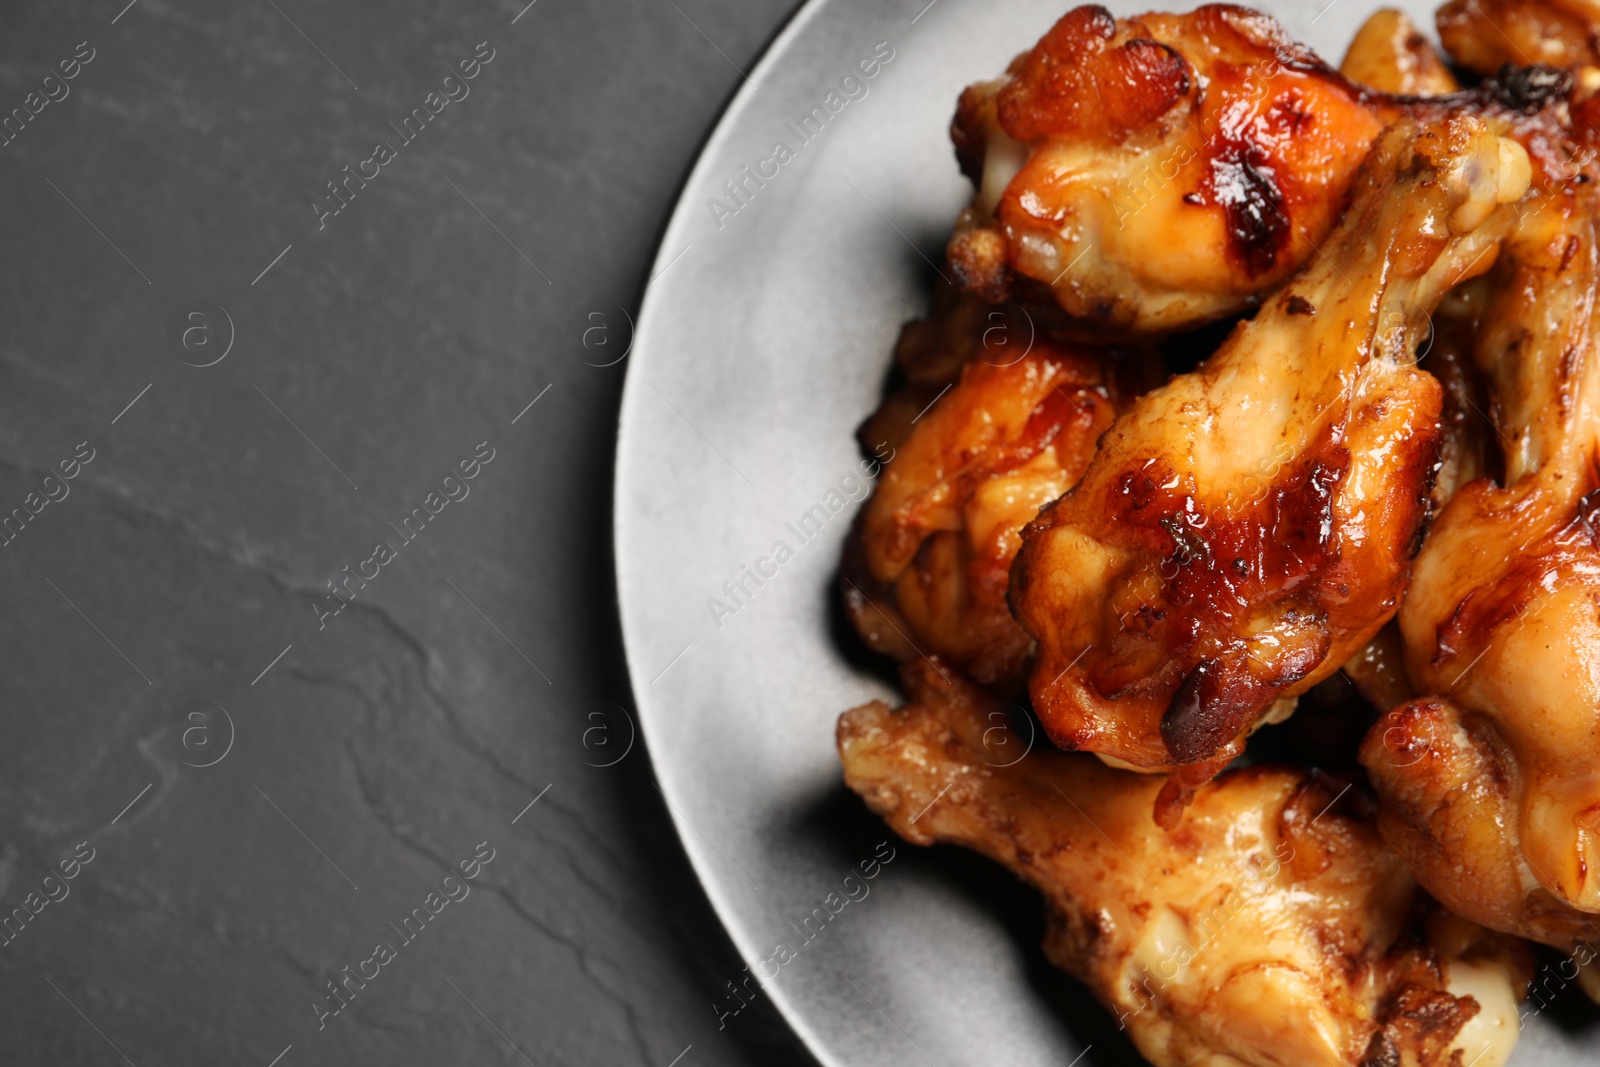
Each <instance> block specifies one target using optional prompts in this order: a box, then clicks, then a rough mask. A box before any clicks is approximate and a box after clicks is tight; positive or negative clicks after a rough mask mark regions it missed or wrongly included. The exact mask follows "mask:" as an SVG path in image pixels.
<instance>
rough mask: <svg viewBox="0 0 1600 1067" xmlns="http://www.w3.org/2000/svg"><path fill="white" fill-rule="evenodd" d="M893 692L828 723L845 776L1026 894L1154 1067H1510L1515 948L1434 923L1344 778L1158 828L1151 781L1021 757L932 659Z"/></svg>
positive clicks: (1260, 787)
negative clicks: (1011, 879)
mask: <svg viewBox="0 0 1600 1067" xmlns="http://www.w3.org/2000/svg"><path fill="white" fill-rule="evenodd" d="M903 681H904V685H905V689H906V692H907V695H908V697H909V700H910V703H909V705H908V706H907V707H904V708H900V709H898V710H891V709H890V708H889V707H887V706H886V705H884V704H881V703H873V704H868V705H866V706H864V707H860V708H857V709H855V710H854V711H850V712H847V713H846V714H845V715H844V716H843V717H842V718H841V719H840V721H839V734H838V736H839V752H840V758H841V759H842V760H843V763H844V771H845V781H846V782H847V784H848V785H849V786H850V788H851V789H853V790H855V791H856V792H857V793H859V794H860V795H861V796H862V797H863V798H864V799H865V800H866V802H867V803H868V805H869V806H871V807H872V809H873V810H874V811H876V812H878V813H879V814H880V815H882V816H883V817H884V818H885V819H886V820H888V822H889V824H890V826H892V827H893V828H894V830H895V831H896V832H897V833H899V834H900V835H901V836H902V837H904V838H906V840H908V841H911V842H913V843H915V844H923V845H926V844H932V843H933V842H935V841H945V842H951V843H954V844H959V845H962V846H965V847H967V848H971V849H974V850H976V851H978V852H981V853H983V854H984V855H987V856H989V857H991V858H993V859H995V860H997V861H998V862H1000V863H1002V864H1004V865H1006V866H1007V867H1009V868H1010V869H1011V870H1012V871H1014V872H1015V873H1016V874H1017V875H1018V876H1019V877H1021V878H1023V879H1024V880H1026V881H1028V882H1030V883H1031V884H1033V885H1034V886H1035V887H1037V888H1038V889H1039V891H1040V892H1041V893H1042V894H1043V896H1044V898H1045V905H1046V908H1047V909H1048V917H1049V923H1048V934H1047V936H1046V940H1045V952H1046V954H1047V955H1049V957H1050V959H1051V960H1052V961H1053V962H1054V963H1056V964H1057V965H1058V966H1060V967H1062V968H1064V969H1065V970H1067V971H1069V972H1070V973H1072V974H1073V975H1075V976H1076V977H1077V978H1078V979H1080V980H1081V981H1082V982H1083V983H1084V984H1085V985H1087V986H1088V987H1089V989H1090V990H1091V991H1092V992H1093V993H1094V995H1095V996H1096V997H1098V998H1099V999H1100V1001H1101V1002H1102V1003H1104V1004H1105V1005H1106V1006H1107V1007H1108V1008H1109V1009H1110V1010H1111V1011H1112V1012H1113V1013H1114V1014H1115V1015H1116V1017H1117V1019H1118V1022H1119V1024H1120V1025H1121V1026H1123V1027H1124V1028H1125V1029H1126V1030H1127V1032H1128V1034H1129V1036H1130V1037H1132V1039H1133V1041H1134V1043H1135V1044H1136V1045H1137V1046H1138V1048H1139V1051H1140V1052H1141V1053H1143V1054H1144V1056H1145V1057H1147V1058H1148V1059H1149V1060H1150V1062H1151V1063H1153V1064H1155V1065H1156V1067H1190V1065H1197V1064H1207V1065H1212V1067H1224V1065H1235V1067H1236V1065H1240V1064H1249V1065H1261V1067H1268V1065H1270V1067H1287V1065H1311V1064H1324V1063H1325V1064H1329V1065H1337V1064H1351V1065H1354V1064H1368V1065H1372V1067H1379V1065H1393V1064H1407V1065H1412V1067H1447V1065H1460V1064H1466V1063H1471V1064H1473V1065H1474V1067H1499V1065H1501V1064H1503V1063H1504V1062H1505V1059H1506V1056H1507V1055H1508V1054H1509V1052H1510V1049H1511V1046H1512V1044H1513V1043H1514V1042H1515V1040H1516V1035H1517V1024H1516V1018H1517V1009H1516V1001H1517V999H1518V998H1519V997H1520V996H1521V993H1522V990H1523V989H1524V988H1525V987H1526V984H1527V980H1528V972H1529V961H1528V959H1527V956H1526V950H1524V949H1522V948H1520V946H1518V945H1516V944H1515V943H1513V942H1512V941H1510V939H1506V938H1501V937H1498V936H1496V935H1492V934H1489V933H1487V932H1486V931H1484V930H1482V929H1481V928H1478V927H1474V926H1472V925H1471V924H1469V923H1466V922H1464V921H1462V920H1459V919H1455V918H1454V917H1453V916H1448V915H1446V914H1444V913H1441V912H1433V913H1431V914H1430V913H1429V911H1428V905H1427V902H1426V901H1425V899H1424V898H1422V897H1421V895H1420V894H1419V893H1418V892H1417V890H1416V887H1415V884H1414V883H1413V882H1412V880H1411V877H1410V875H1409V874H1408V873H1407V871H1406V869H1405V867H1404V865H1403V864H1401V862H1400V860H1399V858H1398V857H1397V856H1395V855H1394V853H1392V852H1391V851H1389V850H1388V849H1387V848H1386V847H1384V844H1383V842H1382V840H1381V839H1380V838H1379V837H1378V834H1377V832H1376V830H1375V828H1374V827H1373V825H1372V823H1371V821H1370V819H1369V818H1368V817H1367V816H1366V815H1365V814H1364V813H1363V811H1362V802H1360V801H1358V800H1356V799H1355V798H1356V796H1357V794H1355V793H1353V792H1350V791H1348V790H1346V789H1345V788H1344V783H1342V782H1339V781H1337V780H1333V779H1329V778H1324V777H1322V776H1319V775H1317V774H1315V773H1313V772H1307V771H1297V770H1287V769H1269V768H1264V767H1254V768H1250V769H1247V770H1241V771H1234V772H1230V773H1229V774H1227V775H1225V776H1224V777H1222V778H1220V779H1218V780H1217V781H1215V782H1212V783H1210V784H1209V785H1207V786H1205V787H1203V788H1202V789H1201V790H1200V791H1199V792H1198V793H1197V795H1196V797H1195V799H1194V802H1193V804H1192V805H1191V810H1190V813H1189V816H1188V818H1187V819H1185V821H1184V824H1183V826H1182V828H1181V829H1179V830H1177V831H1163V830H1161V829H1160V828H1158V827H1157V826H1156V825H1155V824H1154V823H1153V822H1152V821H1151V815H1150V812H1151V804H1152V801H1153V800H1154V796H1155V793H1156V791H1157V790H1158V789H1159V788H1160V783H1159V782H1158V781H1157V780H1155V779H1153V778H1151V777H1149V776H1146V775H1138V774H1133V773H1130V772H1127V771H1119V770H1114V769H1111V768H1108V767H1105V766H1103V765H1102V764H1100V763H1099V762H1098V761H1096V760H1093V759H1090V758H1088V757H1084V756H1074V755H1068V754H1065V753H1059V752H1048V751H1036V752H1033V753H1031V754H1029V755H1028V756H1026V757H1025V758H1023V759H1021V760H1020V761H1016V760H1015V757H1014V755H1013V754H1011V753H1010V752H1002V751H999V750H997V749H996V746H995V745H994V744H993V743H992V742H993V738H992V737H991V734H992V732H993V730H994V720H995V718H996V716H997V715H999V714H1000V712H999V711H998V710H997V709H998V707H999V705H997V704H996V703H994V702H993V701H992V700H991V699H989V698H987V697H985V695H984V694H983V693H982V692H981V691H980V690H978V689H976V688H974V687H972V686H971V685H969V684H967V683H965V682H962V681H960V680H959V679H957V678H956V677H955V676H954V675H953V674H952V673H951V672H950V671H948V670H941V669H940V668H939V667H938V666H937V665H935V664H932V663H930V662H927V661H919V662H916V663H912V664H909V665H907V667H906V668H905V669H904V672H903ZM1458 1054H1459V1055H1458ZM1453 1057H1455V1058H1453Z"/></svg>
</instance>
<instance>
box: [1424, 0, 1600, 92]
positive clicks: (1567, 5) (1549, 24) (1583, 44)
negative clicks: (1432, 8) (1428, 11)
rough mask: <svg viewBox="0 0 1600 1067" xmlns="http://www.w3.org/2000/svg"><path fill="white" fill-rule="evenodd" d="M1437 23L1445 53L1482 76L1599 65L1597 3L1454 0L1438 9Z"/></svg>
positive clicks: (1599, 7) (1581, 0) (1599, 14)
mask: <svg viewBox="0 0 1600 1067" xmlns="http://www.w3.org/2000/svg"><path fill="white" fill-rule="evenodd" d="M1438 25H1439V39H1440V41H1442V42H1443V43H1444V47H1445V51H1447V52H1449V53H1450V55H1451V56H1452V57H1453V58H1454V59H1455V61H1456V62H1457V63H1460V64H1461V65H1462V66H1463V67H1466V68H1467V69H1468V70H1473V71H1476V72H1478V73H1479V74H1494V73H1495V72H1496V71H1498V70H1500V69H1501V68H1502V67H1504V66H1506V65H1507V64H1509V65H1511V66H1513V67H1530V66H1533V65H1535V64H1542V65H1545V66H1551V67H1574V66H1580V65H1585V64H1587V65H1590V66H1592V65H1594V64H1596V63H1600V44H1597V39H1596V34H1597V31H1600V3H1595V2H1594V0H1450V2H1449V3H1447V4H1445V5H1444V6H1443V7H1441V8H1440V9H1439V13H1438Z"/></svg>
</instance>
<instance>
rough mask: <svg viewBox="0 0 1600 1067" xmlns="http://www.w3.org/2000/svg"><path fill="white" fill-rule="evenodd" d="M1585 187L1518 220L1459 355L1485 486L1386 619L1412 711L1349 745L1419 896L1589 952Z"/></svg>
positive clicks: (1595, 363) (1598, 660)
mask: <svg viewBox="0 0 1600 1067" xmlns="http://www.w3.org/2000/svg"><path fill="white" fill-rule="evenodd" d="M1593 188H1594V186H1593V184H1592V183H1584V184H1577V183H1574V184H1572V185H1570V186H1567V187H1558V188H1556V189H1555V190H1553V191H1552V192H1550V193H1548V194H1547V195H1546V196H1545V198H1544V199H1543V200H1541V201H1540V202H1539V203H1538V204H1537V205H1536V206H1533V207H1531V208H1530V209H1529V210H1528V212H1527V213H1526V215H1525V217H1524V218H1523V219H1522V221H1521V222H1520V224H1519V226H1518V228H1517V232H1516V235H1515V237H1514V238H1513V240H1512V241H1511V242H1510V243H1509V244H1508V255H1507V257H1506V261H1505V262H1504V263H1503V264H1502V265H1501V266H1500V268H1499V269H1498V270H1497V272H1496V278H1495V281H1496V283H1497V284H1496V288H1495V292H1496V296H1495V299H1494V300H1493V302H1492V303H1491V305H1490V306H1489V307H1488V308H1487V309H1486V311H1485V318H1484V325H1483V329H1482V332H1481V334H1480V337H1479V341H1478V345H1477V349H1476V356H1477V359H1478V362H1479V364H1480V366H1481V367H1482V369H1483V371H1484V373H1485V374H1486V376H1487V377H1488V380H1489V382H1490V385H1491V392H1492V394H1493V398H1494V404H1493V408H1492V413H1493V415H1494V417H1495V421H1496V423H1497V426H1498V430H1499V442H1500V445H1501V447H1502V450H1503V452H1504V463H1505V473H1504V478H1503V485H1502V484H1497V483H1496V482H1494V481H1490V480H1481V481H1478V482H1475V483H1473V484H1472V485H1469V486H1467V487H1465V488H1464V489H1462V490H1461V491H1460V492H1458V493H1457V494H1456V496H1455V497H1454V499H1452V500H1451V502H1450V504H1449V506H1447V507H1446V508H1445V509H1444V512H1443V513H1442V514H1441V515H1440V516H1439V519H1438V521H1437V522H1436V524H1435V526H1434V528H1433V530H1432V532H1431V533H1430V534H1429V537H1428V540H1427V542H1426V543H1425V545H1424V547H1423V550H1422V553H1421V555H1420V556H1419V557H1418V559H1417V564H1416V573H1415V578H1414V580H1413V582H1412V585H1411V588H1410V590H1409V591H1408V593H1407V596H1406V601H1405V604H1404V606H1403V607H1402V609H1401V613H1400V624H1401V630H1402V633H1403V636H1404V639H1405V647H1406V659H1407V667H1408V671H1409V674H1410V676H1411V678H1412V680H1413V681H1414V682H1415V683H1416V685H1417V688H1418V691H1419V692H1421V693H1424V694H1427V696H1426V697H1424V698H1422V699H1419V700H1417V701H1414V702H1412V703H1409V704H1406V705H1404V706H1402V707H1399V708H1396V709H1395V710H1394V711H1392V712H1390V713H1389V714H1388V715H1387V716H1385V717H1383V718H1382V719H1380V720H1379V721H1378V723H1377V724H1375V725H1374V726H1373V728H1372V731H1371V732H1370V733H1369V734H1368V737H1367V740H1366V743H1365V744H1364V746H1363V750H1362V762H1363V763H1364V764H1365V766H1366V767H1367V769H1368V771H1369V773H1370V775H1371V777H1372V780H1373V783H1374V785H1375V787H1376V788H1377V790H1378V793H1379V796H1380V799H1381V801H1382V826H1383V829H1384V833H1385V835H1386V836H1387V837H1388V838H1389V840H1390V841H1391V842H1392V843H1393V844H1394V845H1395V847H1396V848H1398V849H1399V851H1400V852H1401V854H1402V855H1403V856H1405V857H1406V859H1407V861H1408V862H1409V863H1410V864H1411V866H1412V868H1413V869H1414V870H1415V871H1416V872H1417V875H1418V878H1419V879H1420V880H1421V881H1422V883H1423V884H1424V885H1425V886H1427V887H1428V889H1429V890H1430V891H1431V892H1433V893H1434V894H1435V895H1436V896H1438V897H1439V898H1440V899H1441V900H1443V901H1445V902H1446V903H1447V904H1449V905H1450V906H1451V907H1453V908H1455V909H1456V910H1458V911H1460V912H1461V913H1462V914H1464V915H1467V916H1469V917H1471V918H1474V919H1476V920H1478V921H1480V922H1483V923H1485V924H1487V925H1490V926H1493V927H1495V928H1496V929H1501V930H1507V931H1514V932H1516V933H1520V934H1523V935H1525V936H1528V937H1532V938H1534V939H1536V940H1539V941H1543V942H1546V943H1548V944H1551V945H1556V946H1559V947H1562V948H1566V949H1569V950H1570V949H1573V948H1574V947H1575V946H1576V945H1577V944H1578V943H1580V942H1586V941H1600V874H1597V872H1600V741H1597V738H1596V735H1595V726H1594V723H1595V714H1596V709H1597V708H1600V492H1597V490H1600V470H1597V467H1596V462H1597V456H1596V448H1597V445H1600V351H1597V336H1596V335H1597V329H1600V322H1597V321H1596V317H1595V294H1596V286H1597V285H1600V256H1597V252H1596V232H1595V228H1596V204H1595V197H1594V193H1593V192H1592V189H1593Z"/></svg>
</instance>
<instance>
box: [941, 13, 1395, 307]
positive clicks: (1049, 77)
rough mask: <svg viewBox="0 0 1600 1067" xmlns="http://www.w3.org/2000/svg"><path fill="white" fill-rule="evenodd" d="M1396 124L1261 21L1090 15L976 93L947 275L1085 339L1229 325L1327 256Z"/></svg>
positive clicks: (967, 105)
mask: <svg viewBox="0 0 1600 1067" xmlns="http://www.w3.org/2000/svg"><path fill="white" fill-rule="evenodd" d="M1384 124H1385V123H1384V119H1383V118H1382V117H1381V116H1379V115H1378V114H1376V113H1375V112H1374V110H1373V109H1372V108H1371V107H1369V106H1368V105H1367V104H1366V103H1365V102H1364V101H1363V99H1362V93H1361V91H1360V90H1358V89H1357V88H1356V87H1355V86H1352V85H1351V84H1350V83H1349V82H1348V81H1346V80H1345V79H1344V78H1343V77H1341V76H1340V75H1339V74H1338V73H1337V72H1335V71H1333V70H1332V69H1330V68H1329V67H1328V66H1327V65H1326V64H1324V63H1323V62H1322V61H1321V60H1319V59H1318V58H1317V57H1316V56H1315V55H1313V54H1312V53H1311V52H1310V51H1308V50H1306V49H1304V48H1302V47H1301V46H1299V45H1297V44H1295V43H1294V42H1293V41H1292V40H1291V39H1290V38H1289V37H1288V36H1287V35H1286V34H1285V33H1284V31H1283V29H1282V27H1280V26H1279V25H1278V24H1277V23H1276V22H1275V21H1274V20H1273V19H1271V18H1270V17H1268V16H1266V15H1263V14H1260V13H1259V12H1254V11H1249V10H1247V9H1245V8H1239V7H1232V6H1228V5H1217V4H1213V5H1209V6H1206V7H1201V8H1199V9H1197V10H1196V11H1194V12H1192V13H1190V14H1185V15H1167V14H1150V15H1144V16H1140V17H1138V18H1134V19H1126V20H1120V21H1119V20H1116V19H1113V18H1112V17H1111V15H1110V14H1109V13H1108V12H1106V10H1105V9H1104V8H1100V7H1080V8H1077V9H1076V10H1074V11H1071V12H1069V13H1068V14H1067V15H1066V16H1064V17H1063V18H1062V19H1061V21H1060V22H1058V23H1057V24H1056V25H1055V26H1054V27H1053V28H1052V29H1051V30H1050V32H1049V33H1048V34H1046V35H1045V37H1044V38H1043V39H1042V40H1041V41H1040V42H1039V43H1038V44H1037V45H1036V46H1035V47H1034V48H1033V49H1032V50H1031V51H1029V52H1026V53H1024V54H1023V55H1022V56H1020V57H1018V59H1017V60H1016V61H1015V62H1014V63H1013V64H1012V65H1011V70H1010V71H1009V72H1008V74H1007V75H1006V77H1005V78H1003V79H1001V80H999V81H996V82H990V83H985V84H980V85H975V86H972V87H971V88H969V89H968V90H967V91H966V92H965V93H964V94H962V98H961V103H960V106H959V108H958V110H957V114H956V121H955V126H954V130H953V134H954V136H955V140H956V146H957V154H958V156H959V158H960V159H961V162H962V168H963V170H964V171H966V173H967V174H968V176H969V177H971V178H972V180H973V182H974V184H975V185H976V186H977V187H978V191H977V195H976V197H975V198H974V202H973V208H972V209H971V211H969V212H968V214H967V215H966V216H965V217H964V219H963V222H962V224H961V225H960V226H958V229H957V233H956V236H955V237H954V238H953V239H952V242H951V245H950V255H951V260H952V263H953V265H954V266H955V268H956V270H957V271H958V273H959V275H960V280H961V281H962V282H963V283H964V284H965V285H966V286H967V287H968V288H970V289H972V290H974V291H976V292H980V293H983V294H985V295H986V296H988V297H989V298H990V299H995V300H998V299H1003V298H1004V297H1005V296H1006V295H1007V294H1008V293H1010V292H1011V290H1013V289H1016V290H1017V292H1018V294H1019V295H1021V296H1024V297H1027V298H1030V303H1029V307H1030V309H1037V308H1039V307H1042V306H1043V305H1045V304H1046V303H1057V304H1059V306H1060V308H1062V309H1064V310H1065V311H1066V313H1067V314H1068V315H1070V316H1072V317H1073V318H1074V319H1075V320H1076V321H1077V323H1078V325H1079V328H1080V329H1082V330H1084V331H1086V332H1093V331H1106V332H1110V333H1112V334H1115V335H1117V336H1126V335H1128V334H1141V333H1156V332H1163V331H1168V330H1175V329H1183V328H1186V327H1190V326H1194V325H1197V324H1199V323H1203V322H1206V321H1210V320H1212V319H1216V318H1221V317H1224V316H1226V315H1229V314H1232V313H1234V312H1237V311H1239V310H1242V309H1244V308H1246V307H1248V306H1250V305H1251V304H1253V303H1254V302H1255V301H1256V300H1257V299H1258V298H1259V296H1260V294H1262V293H1263V292H1265V291H1267V290H1269V289H1271V288H1272V287H1273V286H1275V285H1277V284H1278V283H1280V282H1282V281H1283V280H1284V279H1286V278H1287V277H1289V275H1290V274H1292V273H1293V272H1294V271H1295V270H1296V269H1298V268H1299V266H1300V265H1301V264H1302V263H1304V262H1305V261H1306V260H1307V259H1308V258H1309V257H1310V256H1312V254H1313V252H1314V250H1315V248H1316V246H1318V245H1320V244H1321V243H1322V241H1323V239H1324V238H1325V237H1326V235H1327V233H1328V231H1329V230H1330V229H1331V228H1332V227H1333V224H1334V222H1335V220H1336V219H1337V218H1338V217H1339V214H1340V212H1341V211H1342V210H1343V209H1344V205H1345V201H1346V192H1347V190H1348V189H1349V187H1350V183H1351V182H1352V180H1353V179H1354V177H1355V172H1356V169H1357V167H1358V166H1359V165H1360V163H1361V160H1362V158H1363V157H1364V156H1365V155H1366V153H1367V147H1368V145H1369V144H1370V143H1371V141H1372V139H1373V138H1374V137H1375V136H1377V134H1378V131H1379V130H1380V129H1381V128H1382V127H1383V125H1384ZM1041 296H1042V297H1043V298H1042V299H1040V297H1041Z"/></svg>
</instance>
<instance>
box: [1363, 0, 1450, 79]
mask: <svg viewBox="0 0 1600 1067" xmlns="http://www.w3.org/2000/svg"><path fill="white" fill-rule="evenodd" d="M1339 73H1340V74H1343V75H1344V76H1345V77H1346V78H1349V79H1350V80H1351V81H1353V82H1358V83H1359V84H1361V85H1365V86H1367V87H1368V88H1371V89H1378V90H1381V91H1382V92H1385V93H1397V94H1401V95H1404V96H1442V95H1443V94H1445V93H1453V92H1455V91H1456V90H1457V89H1459V88H1461V85H1460V83H1459V82H1457V81H1456V77H1455V75H1454V74H1451V73H1450V68H1449V67H1447V66H1446V65H1445V62H1444V57H1443V56H1441V55H1439V52H1438V50H1437V49H1436V48H1434V47H1433V44H1432V43H1431V42H1430V41H1429V40H1428V39H1427V38H1426V37H1424V36H1423V35H1422V34H1421V33H1419V32H1418V31H1417V27H1416V24H1415V23H1413V22H1412V21H1411V19H1410V18H1409V17H1407V15H1406V13H1405V12H1404V11H1401V10H1399V9H1398V8H1392V7H1385V8H1379V9H1378V10H1377V11H1374V12H1373V13H1372V14H1371V15H1369V16H1367V21H1366V22H1363V23H1362V24H1361V28H1360V29H1359V30H1357V31H1356V36H1355V39H1354V40H1352V41H1351V42H1350V49H1349V51H1347V52H1345V54H1344V61H1343V62H1341V63H1340V64H1339Z"/></svg>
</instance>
